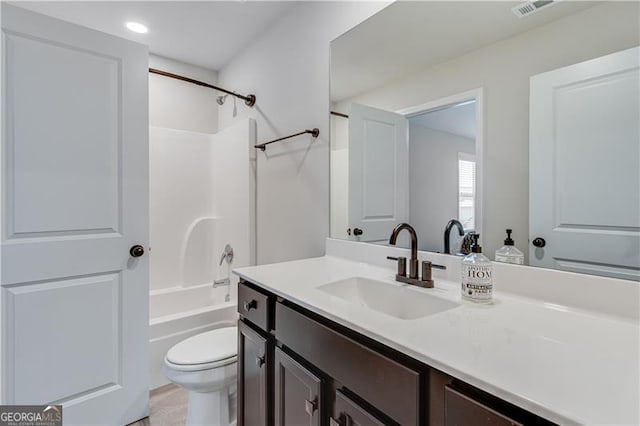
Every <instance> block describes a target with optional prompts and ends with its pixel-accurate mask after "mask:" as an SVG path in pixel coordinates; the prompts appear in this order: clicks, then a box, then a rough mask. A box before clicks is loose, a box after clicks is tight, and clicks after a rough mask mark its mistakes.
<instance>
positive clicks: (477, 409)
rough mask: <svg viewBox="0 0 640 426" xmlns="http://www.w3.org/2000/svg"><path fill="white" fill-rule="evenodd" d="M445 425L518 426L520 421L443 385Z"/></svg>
mask: <svg viewBox="0 0 640 426" xmlns="http://www.w3.org/2000/svg"><path fill="white" fill-rule="evenodd" d="M444 392H445V395H444V401H445V426H520V425H521V423H519V422H517V421H515V420H513V419H510V418H509V417H507V416H505V415H503V414H501V413H498V412H497V411H495V410H493V409H491V408H489V407H487V406H486V405H484V404H482V403H480V402H478V401H476V400H474V399H471V398H470V397H468V396H466V395H464V394H462V393H460V392H458V391H457V390H455V389H452V388H450V387H449V386H446V387H445V391H444Z"/></svg>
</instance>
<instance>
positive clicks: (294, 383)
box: [238, 280, 552, 426]
mask: <svg viewBox="0 0 640 426" xmlns="http://www.w3.org/2000/svg"><path fill="white" fill-rule="evenodd" d="M238 295H239V296H238V297H239V303H238V312H239V314H240V319H239V322H238V333H239V340H238V426H243V425H244V426H256V425H260V426H261V425H265V426H272V425H275V426H382V425H384V426H400V425H401V426H426V425H438V426H441V425H446V426H476V425H495V426H503V425H519V424H527V425H529V424H545V425H546V424H552V423H550V422H548V421H546V420H545V419H542V418H540V417H537V416H535V415H533V414H531V413H529V412H527V411H525V410H522V409H520V408H518V407H515V406H513V405H511V404H508V403H507V402H505V401H502V400H500V399H498V398H496V397H493V396H491V395H489V394H487V393H485V392H483V391H481V390H479V389H476V388H474V387H472V386H470V385H468V384H466V383H464V382H462V381H459V380H457V379H455V378H454V377H451V376H449V375H447V374H444V373H442V372H440V371H438V370H436V369H433V368H431V367H429V366H428V365H425V364H424V363H421V362H419V361H417V360H415V359H412V358H410V357H408V356H407V355H405V354H403V353H400V352H398V351H396V350H394V349H392V348H389V347H387V346H385V345H383V344H381V343H379V342H377V341H375V340H373V339H371V338H369V337H367V336H364V335H362V334H359V333H357V332H355V331H353V330H351V329H349V328H346V327H344V326H341V325H340V324H337V323H335V322H333V321H331V320H328V319H327V318H324V317H322V316H321V315H318V314H316V313H314V312H311V311H309V310H307V309H305V308H303V307H301V306H298V305H296V304H295V303H292V302H290V301H287V300H284V299H282V298H280V297H276V296H275V295H273V294H271V293H269V292H268V291H266V290H264V289H261V288H260V287H259V286H257V285H254V284H252V283H249V282H247V281H244V280H241V282H240V284H239V289H238ZM254 301H255V303H253V302H254ZM247 308H248V309H247Z"/></svg>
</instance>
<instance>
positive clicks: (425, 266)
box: [422, 260, 433, 287]
mask: <svg viewBox="0 0 640 426" xmlns="http://www.w3.org/2000/svg"><path fill="white" fill-rule="evenodd" d="M432 266H433V264H432V263H431V262H430V261H428V260H423V261H422V282H423V283H424V284H425V287H433V278H432V277H431V267H432Z"/></svg>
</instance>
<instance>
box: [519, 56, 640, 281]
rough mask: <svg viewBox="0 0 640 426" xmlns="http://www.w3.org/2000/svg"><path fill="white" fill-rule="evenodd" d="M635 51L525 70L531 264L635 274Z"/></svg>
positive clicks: (638, 184) (639, 228)
mask: <svg viewBox="0 0 640 426" xmlns="http://www.w3.org/2000/svg"><path fill="white" fill-rule="evenodd" d="M639 52H640V49H639V48H633V49H629V50H625V51H622V52H618V53H614V54H611V55H607V56H603V57H601V58H597V59H593V60H590V61H586V62H582V63H579V64H576V65H571V66H568V67H565V68H561V69H558V70H554V71H551V72H547V73H544V74H540V75H536V76H533V77H531V99H530V102H531V111H530V114H531V117H530V123H531V124H530V132H531V138H530V171H529V172H530V173H529V174H530V176H531V178H530V231H529V232H530V242H531V243H532V244H534V243H535V246H534V245H532V247H531V254H530V263H531V264H532V265H536V266H543V267H547V268H554V269H564V270H568V271H575V272H583V273H589V274H596V275H604V276H611V277H619V278H626V279H633V280H638V279H640V130H639V128H640V125H639V120H640V107H639V103H640V88H639V84H640V72H639V66H640V55H639ZM536 238H541V239H543V240H544V241H542V240H537V241H534V240H535V239H536Z"/></svg>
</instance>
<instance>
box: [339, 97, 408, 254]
mask: <svg viewBox="0 0 640 426" xmlns="http://www.w3.org/2000/svg"><path fill="white" fill-rule="evenodd" d="M408 145H409V141H408V123H407V119H406V118H405V117H404V116H402V115H400V114H395V113H393V112H389V111H384V110H380V109H376V108H371V107H368V106H365V105H359V104H355V103H354V104H351V108H350V110H349V160H348V166H349V172H348V180H349V184H348V187H349V197H348V218H349V226H350V228H351V232H352V235H354V236H356V237H357V238H359V239H360V241H369V242H374V241H387V240H388V239H389V235H390V234H391V230H392V229H393V227H394V226H395V225H397V224H398V223H401V222H406V221H408V219H409V194H408V192H409V186H408V183H409V146H408ZM360 231H361V232H362V233H360ZM358 234H359V235H358Z"/></svg>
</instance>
